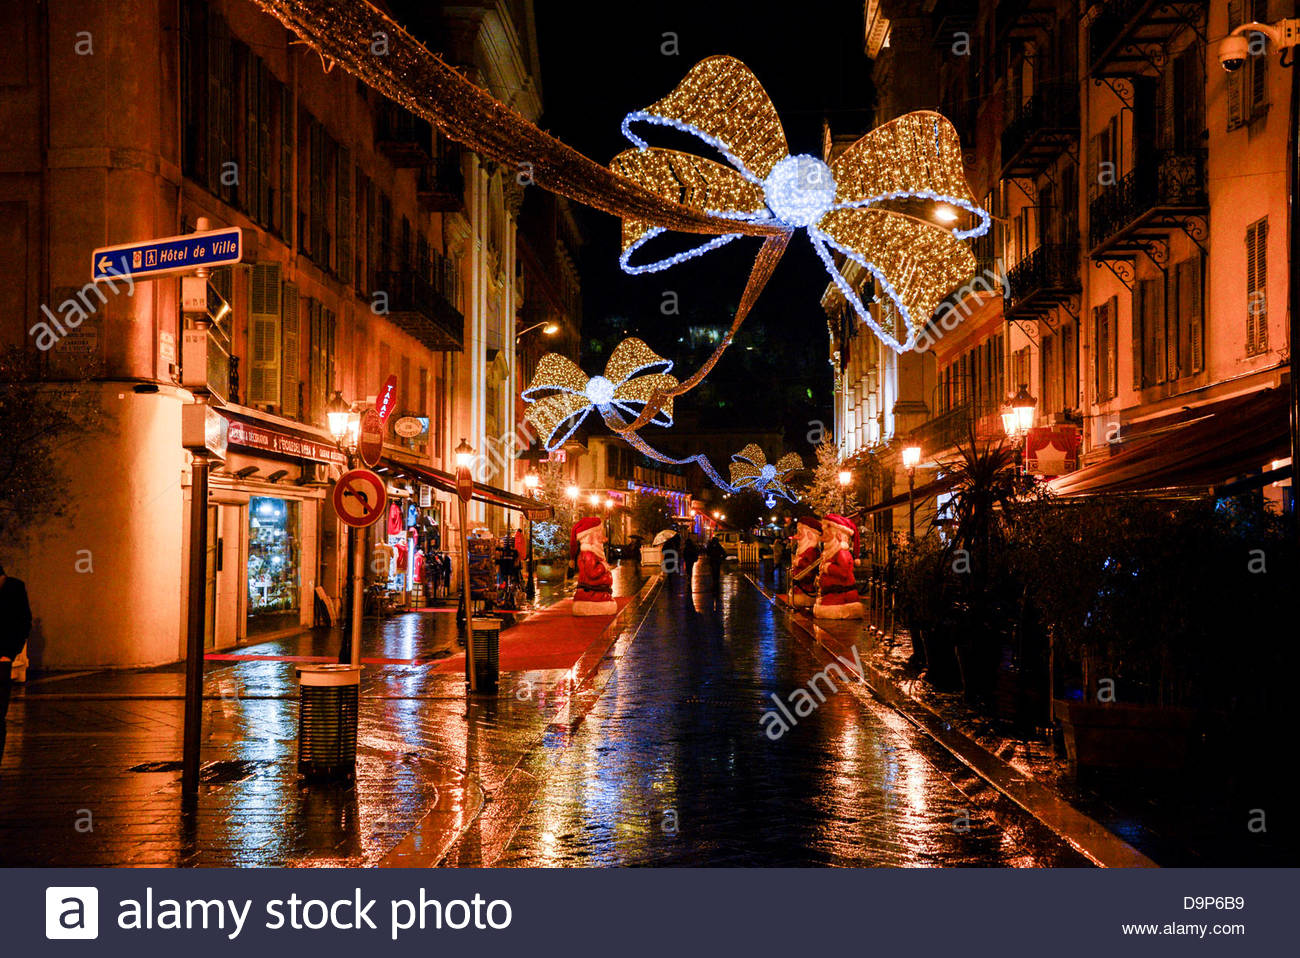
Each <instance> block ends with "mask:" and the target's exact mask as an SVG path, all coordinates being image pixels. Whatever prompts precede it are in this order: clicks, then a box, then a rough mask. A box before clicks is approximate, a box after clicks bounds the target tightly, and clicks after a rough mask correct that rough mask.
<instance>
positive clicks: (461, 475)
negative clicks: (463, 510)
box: [456, 469, 474, 502]
mask: <svg viewBox="0 0 1300 958" xmlns="http://www.w3.org/2000/svg"><path fill="white" fill-rule="evenodd" d="M456 495H458V496H460V501H461V502H469V501H470V499H472V498H474V479H473V477H471V476H470V474H469V470H468V469H457V470H456Z"/></svg>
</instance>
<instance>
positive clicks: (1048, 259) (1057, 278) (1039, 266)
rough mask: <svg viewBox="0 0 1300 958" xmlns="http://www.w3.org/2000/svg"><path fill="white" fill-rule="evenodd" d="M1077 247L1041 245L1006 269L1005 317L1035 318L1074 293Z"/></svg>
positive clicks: (1077, 267)
mask: <svg viewBox="0 0 1300 958" xmlns="http://www.w3.org/2000/svg"><path fill="white" fill-rule="evenodd" d="M1081 288H1082V287H1081V286H1080V283H1079V247H1078V246H1076V245H1075V244H1073V243H1069V244H1050V245H1045V246H1040V247H1038V249H1036V250H1034V251H1033V252H1032V253H1030V254H1029V255H1028V256H1026V257H1025V258H1024V259H1022V260H1021V261H1020V262H1019V263H1017V264H1016V265H1015V266H1013V267H1011V269H1010V270H1008V271H1007V282H1006V286H1005V294H1004V301H1003V306H1002V311H1003V313H1004V315H1005V316H1006V317H1007V318H1008V319H1037V318H1039V317H1041V316H1045V315H1047V314H1048V313H1050V312H1052V310H1054V309H1055V308H1056V307H1057V306H1058V305H1060V304H1061V303H1063V302H1066V301H1067V300H1069V299H1070V297H1071V296H1076V295H1078V293H1079V292H1080V290H1081Z"/></svg>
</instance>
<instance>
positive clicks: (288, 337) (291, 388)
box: [280, 283, 302, 419]
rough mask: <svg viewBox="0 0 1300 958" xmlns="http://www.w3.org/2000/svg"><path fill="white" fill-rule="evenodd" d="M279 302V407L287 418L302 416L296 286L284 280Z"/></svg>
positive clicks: (299, 324) (299, 336)
mask: <svg viewBox="0 0 1300 958" xmlns="http://www.w3.org/2000/svg"><path fill="white" fill-rule="evenodd" d="M283 296H284V300H283V302H282V303H281V304H280V305H281V320H280V330H281V334H282V340H281V341H282V343H283V346H282V349H283V362H282V363H281V364H280V369H281V376H280V383H281V385H280V409H281V412H282V413H283V414H284V415H285V416H288V417H290V418H291V419H298V418H301V416H302V397H301V395H300V390H299V384H300V383H301V382H302V327H301V323H300V319H299V316H298V287H297V286H295V285H294V284H293V283H285V284H284V288H283Z"/></svg>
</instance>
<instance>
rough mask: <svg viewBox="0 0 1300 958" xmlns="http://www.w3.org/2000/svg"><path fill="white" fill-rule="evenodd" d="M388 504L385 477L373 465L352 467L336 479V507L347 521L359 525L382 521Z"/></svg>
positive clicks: (363, 525)
mask: <svg viewBox="0 0 1300 958" xmlns="http://www.w3.org/2000/svg"><path fill="white" fill-rule="evenodd" d="M387 504H388V491H387V490H386V489H385V488H384V480H383V479H381V478H379V476H377V475H376V474H375V473H373V472H371V471H370V470H369V469H352V470H350V471H348V472H345V473H343V475H342V476H341V477H340V478H339V481H338V482H336V483H334V511H335V512H336V513H337V514H338V517H339V518H340V519H341V520H343V522H345V523H347V524H348V525H350V526H353V527H355V528H357V529H364V528H365V527H366V526H371V525H374V524H375V523H376V522H377V521H379V517H380V516H382V515H383V514H384V506H385V505H387Z"/></svg>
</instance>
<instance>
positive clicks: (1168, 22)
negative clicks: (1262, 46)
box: [1088, 0, 1205, 79]
mask: <svg viewBox="0 0 1300 958" xmlns="http://www.w3.org/2000/svg"><path fill="white" fill-rule="evenodd" d="M1204 22H1205V4H1204V3H1203V2H1198V0H1191V2H1188V3H1169V2H1168V0H1106V2H1104V3H1102V5H1101V9H1100V11H1099V12H1098V14H1097V16H1096V18H1095V19H1094V20H1093V21H1092V23H1091V24H1089V26H1088V73H1089V75H1090V76H1092V77H1093V78H1094V79H1101V78H1103V77H1128V76H1139V75H1141V74H1143V73H1151V72H1154V71H1156V70H1157V69H1158V63H1159V61H1160V60H1161V59H1162V57H1163V55H1164V50H1165V49H1167V48H1168V44H1169V41H1170V40H1172V39H1173V38H1174V37H1175V36H1177V35H1178V34H1179V33H1181V32H1182V31H1183V30H1184V29H1185V28H1188V27H1190V28H1192V29H1195V30H1198V31H1201V27H1200V25H1201V24H1203V23H1204ZM1201 32H1202V35H1204V34H1203V31H1201Z"/></svg>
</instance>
